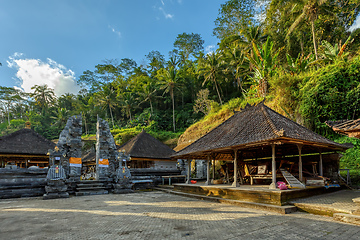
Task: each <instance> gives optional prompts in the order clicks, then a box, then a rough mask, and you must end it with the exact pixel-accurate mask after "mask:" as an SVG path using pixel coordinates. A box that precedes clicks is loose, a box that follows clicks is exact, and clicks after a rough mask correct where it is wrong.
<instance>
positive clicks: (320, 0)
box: [286, 0, 328, 60]
mask: <svg viewBox="0 0 360 240" xmlns="http://www.w3.org/2000/svg"><path fill="white" fill-rule="evenodd" d="M327 2H328V0H303V1H302V4H301V5H300V6H301V8H302V9H301V14H300V15H299V16H298V17H297V18H296V19H295V21H294V22H293V24H292V25H291V26H290V28H289V30H288V32H287V34H286V37H289V36H290V34H291V33H292V32H293V31H294V29H295V28H296V27H297V26H298V25H299V24H300V22H301V21H302V20H304V19H305V18H307V19H308V20H309V22H310V25H311V33H312V37H313V44H314V52H315V58H316V60H317V59H318V53H317V45H316V36H315V21H316V19H317V18H318V15H319V11H320V9H321V6H322V5H323V4H325V3H327ZM296 9H297V4H295V5H294V7H293V10H296Z"/></svg>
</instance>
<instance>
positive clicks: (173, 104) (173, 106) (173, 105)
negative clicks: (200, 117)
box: [171, 90, 176, 132]
mask: <svg viewBox="0 0 360 240" xmlns="http://www.w3.org/2000/svg"><path fill="white" fill-rule="evenodd" d="M171 100H172V108H173V126H174V132H175V131H176V130H175V101H174V93H173V91H172V90H171Z"/></svg>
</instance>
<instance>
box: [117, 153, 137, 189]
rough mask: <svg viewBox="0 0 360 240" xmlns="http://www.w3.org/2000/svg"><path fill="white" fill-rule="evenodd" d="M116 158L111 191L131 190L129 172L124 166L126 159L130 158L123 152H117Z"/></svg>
mask: <svg viewBox="0 0 360 240" xmlns="http://www.w3.org/2000/svg"><path fill="white" fill-rule="evenodd" d="M117 160H118V164H119V165H118V168H117V170H116V175H115V177H114V181H115V184H114V191H113V193H129V192H133V190H131V188H132V186H133V184H132V183H131V182H130V178H131V173H130V170H129V168H128V167H127V166H126V161H128V160H130V156H129V155H126V154H125V152H119V154H118V156H117ZM123 163H124V165H123Z"/></svg>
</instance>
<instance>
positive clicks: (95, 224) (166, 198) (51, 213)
mask: <svg viewBox="0 0 360 240" xmlns="http://www.w3.org/2000/svg"><path fill="white" fill-rule="evenodd" d="M0 239H146V240H151V239H292V240H295V239H331V240H334V239H360V227H359V226H356V225H351V224H345V223H340V222H335V221H333V220H332V218H330V217H323V216H316V215H311V214H307V213H301V212H297V213H293V214H289V215H280V214H276V213H272V212H265V211H258V210H254V209H247V208H242V207H238V206H232V205H227V204H220V203H213V202H207V201H201V200H196V199H192V198H187V197H181V196H177V195H171V194H167V193H163V192H156V191H154V192H138V193H133V194H123V195H113V194H109V195H97V196H84V197H71V198H68V199H54V200H46V201H44V200H42V199H41V198H27V199H3V200H0Z"/></svg>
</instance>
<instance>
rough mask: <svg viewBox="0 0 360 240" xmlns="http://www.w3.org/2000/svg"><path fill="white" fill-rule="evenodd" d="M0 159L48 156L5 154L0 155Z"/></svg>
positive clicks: (44, 156) (42, 156) (45, 156)
mask: <svg viewBox="0 0 360 240" xmlns="http://www.w3.org/2000/svg"><path fill="white" fill-rule="evenodd" d="M0 157H21V158H49V156H48V155H26V154H12V153H10V154H6V153H0Z"/></svg>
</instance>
